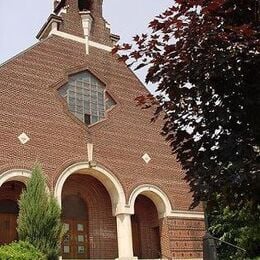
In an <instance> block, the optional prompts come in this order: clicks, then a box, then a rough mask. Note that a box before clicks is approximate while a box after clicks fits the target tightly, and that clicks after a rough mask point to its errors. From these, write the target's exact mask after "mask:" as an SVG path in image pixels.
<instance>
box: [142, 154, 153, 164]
mask: <svg viewBox="0 0 260 260" xmlns="http://www.w3.org/2000/svg"><path fill="white" fill-rule="evenodd" d="M142 158H143V160H144V161H145V162H146V163H149V162H150V161H151V157H150V156H149V154H148V153H145V154H144V155H143V157H142Z"/></svg>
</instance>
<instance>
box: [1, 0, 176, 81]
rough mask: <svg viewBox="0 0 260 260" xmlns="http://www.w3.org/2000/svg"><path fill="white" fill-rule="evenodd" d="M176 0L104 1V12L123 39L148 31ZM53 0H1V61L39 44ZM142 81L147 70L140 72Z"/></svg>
mask: <svg viewBox="0 0 260 260" xmlns="http://www.w3.org/2000/svg"><path fill="white" fill-rule="evenodd" d="M173 2H174V1H173V0H104V9H103V15H104V18H105V19H106V20H107V21H108V22H109V23H110V24H111V28H112V33H115V34H119V35H120V36H121V42H131V40H132V37H133V36H134V35H136V34H138V33H142V32H147V26H148V24H149V22H150V21H151V20H152V19H153V17H155V16H156V15H158V14H160V13H161V12H162V11H164V10H165V9H166V8H167V7H169V6H170V5H172V4H173ZM52 3H53V1H52V0H45V1H44V0H0V64H1V63H3V62H4V61H6V60H7V59H10V58H11V57H13V56H14V55H16V54H18V53H19V52H21V51H23V50H25V49H26V48H28V47H30V46H31V45H32V44H34V43H36V42H37V40H36V38H35V36H36V35H37V33H38V31H39V30H40V28H41V26H42V25H43V24H44V23H45V21H46V20H47V18H48V16H49V14H50V13H51V12H52ZM138 74H139V76H140V77H141V80H143V78H144V75H143V74H144V73H141V72H140V73H138Z"/></svg>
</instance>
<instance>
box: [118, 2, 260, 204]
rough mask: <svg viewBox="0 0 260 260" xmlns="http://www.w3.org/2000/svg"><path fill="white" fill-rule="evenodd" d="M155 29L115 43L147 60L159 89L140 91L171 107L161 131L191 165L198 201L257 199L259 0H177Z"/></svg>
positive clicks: (138, 63) (137, 60)
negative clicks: (124, 41)
mask: <svg viewBox="0 0 260 260" xmlns="http://www.w3.org/2000/svg"><path fill="white" fill-rule="evenodd" d="M150 29H151V30H152V32H151V33H150V34H149V35H148V34H143V35H140V36H135V37H134V44H133V45H129V44H124V45H122V46H117V47H116V48H115V49H114V52H119V53H120V54H121V52H122V51H123V54H124V55H121V59H122V60H124V61H128V63H129V64H130V63H131V64H132V63H133V64H134V66H135V68H136V69H138V68H141V67H143V66H148V73H147V76H146V82H147V83H149V82H150V83H154V84H157V93H158V96H157V97H156V98H154V97H153V96H152V95H148V96H142V97H138V98H137V101H138V103H139V104H140V105H142V106H143V107H144V108H145V107H149V106H151V105H156V106H157V112H156V115H155V116H157V115H158V114H159V113H160V112H161V111H163V113H165V125H164V127H163V130H162V131H163V134H164V135H165V136H166V138H167V140H168V141H170V145H171V147H172V150H173V152H174V153H176V154H177V158H178V160H179V161H180V162H181V164H182V166H183V168H184V169H185V171H186V178H185V179H186V180H187V181H188V183H189V184H190V187H191V191H192V192H193V197H194V201H193V204H192V206H191V207H195V206H197V205H198V203H199V202H200V201H213V200H215V198H216V194H218V198H219V199H220V200H221V203H222V204H223V205H229V206H230V207H234V208H239V207H243V206H244V205H248V202H250V203H251V205H252V207H253V208H254V209H256V208H257V206H258V205H259V199H260V194H259V190H260V184H259V183H260V177H259V174H260V173H259V155H260V147H259V144H260V123H259V122H260V121H259V119H260V116H259V115H258V113H259V111H260V94H259V84H260V44H259V43H260V41H259V1H257V0H176V1H175V3H174V5H173V6H172V7H170V8H169V9H168V10H166V11H165V12H164V13H163V14H161V15H159V16H157V17H156V18H155V19H154V20H153V21H152V22H151V23H150Z"/></svg>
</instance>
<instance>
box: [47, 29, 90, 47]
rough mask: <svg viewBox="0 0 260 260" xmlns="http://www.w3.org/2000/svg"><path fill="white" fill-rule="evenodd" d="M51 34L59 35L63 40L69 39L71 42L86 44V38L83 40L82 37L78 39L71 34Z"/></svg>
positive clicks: (58, 32)
mask: <svg viewBox="0 0 260 260" xmlns="http://www.w3.org/2000/svg"><path fill="white" fill-rule="evenodd" d="M50 34H51V35H57V36H60V37H62V38H65V39H69V40H72V41H75V42H79V43H83V44H85V39H84V38H81V37H78V36H75V35H72V34H69V33H65V32H61V31H51V32H50Z"/></svg>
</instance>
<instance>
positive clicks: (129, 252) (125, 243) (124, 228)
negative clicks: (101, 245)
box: [116, 214, 137, 260]
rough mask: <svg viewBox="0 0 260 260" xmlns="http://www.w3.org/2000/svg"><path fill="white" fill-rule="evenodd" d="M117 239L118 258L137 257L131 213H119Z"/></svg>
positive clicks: (117, 217) (129, 259)
mask: <svg viewBox="0 0 260 260" xmlns="http://www.w3.org/2000/svg"><path fill="white" fill-rule="evenodd" d="M116 222H117V240H118V260H133V259H137V258H136V257H134V254H133V240H132V226H131V215H130V214H118V215H117V216H116Z"/></svg>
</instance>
